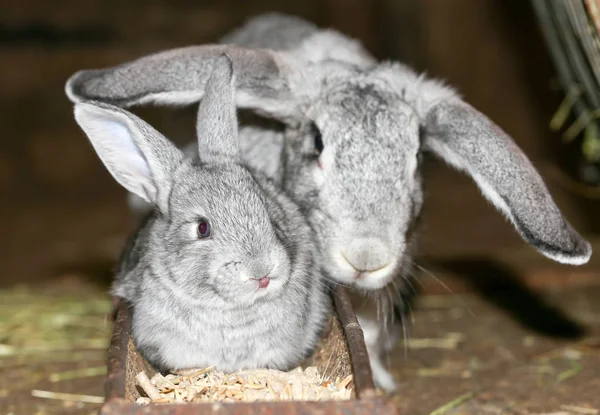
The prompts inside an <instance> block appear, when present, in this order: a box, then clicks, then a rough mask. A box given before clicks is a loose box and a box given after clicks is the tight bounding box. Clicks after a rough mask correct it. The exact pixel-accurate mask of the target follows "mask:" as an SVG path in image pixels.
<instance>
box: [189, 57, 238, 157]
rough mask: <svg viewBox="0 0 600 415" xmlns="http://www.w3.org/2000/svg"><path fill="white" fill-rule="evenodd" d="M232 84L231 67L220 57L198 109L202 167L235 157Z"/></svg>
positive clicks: (235, 130) (233, 91) (236, 131)
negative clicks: (204, 164)
mask: <svg viewBox="0 0 600 415" xmlns="http://www.w3.org/2000/svg"><path fill="white" fill-rule="evenodd" d="M234 82H235V78H234V75H233V63H232V61H231V59H230V58H229V57H228V56H227V55H225V54H223V55H221V56H220V57H218V58H216V60H215V62H214V65H213V70H212V74H211V76H210V78H209V80H208V82H207V84H206V93H205V95H204V98H202V101H200V106H199V109H198V120H197V122H196V133H197V135H198V156H199V158H200V160H201V161H203V162H205V163H209V162H222V161H225V162H227V161H231V160H236V159H237V158H238V156H239V145H238V122H237V113H236V106H235V87H234Z"/></svg>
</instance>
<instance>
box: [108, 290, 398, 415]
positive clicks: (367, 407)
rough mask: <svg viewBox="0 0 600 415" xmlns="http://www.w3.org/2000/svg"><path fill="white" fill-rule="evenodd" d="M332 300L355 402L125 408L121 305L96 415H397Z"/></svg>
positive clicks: (336, 295)
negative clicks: (345, 345)
mask: <svg viewBox="0 0 600 415" xmlns="http://www.w3.org/2000/svg"><path fill="white" fill-rule="evenodd" d="M332 297H333V302H334V308H335V311H336V313H337V316H338V318H339V321H340V323H341V326H342V329H343V331H344V335H345V337H346V341H347V343H348V350H349V353H350V361H351V366H352V374H353V377H354V385H355V392H356V397H357V399H351V400H348V401H323V402H298V401H295V402H294V401H293V402H289V401H286V402H247V403H244V402H242V403H213V404H206V403H198V404H196V403H188V404H168V405H162V404H161V405H150V406H147V405H143V406H142V405H137V404H135V403H132V402H128V401H127V400H126V399H125V390H126V385H125V379H126V365H127V347H128V342H129V333H130V330H131V309H130V307H129V305H128V304H127V303H126V302H123V301H120V302H118V304H117V306H116V310H115V316H114V317H115V318H114V332H113V336H112V338H111V341H110V345H109V348H108V375H107V377H106V382H105V396H106V400H105V403H104V404H103V405H102V407H101V408H100V412H99V413H100V415H116V414H123V415H138V414H139V415H142V414H146V415H148V414H157V415H166V414H169V415H185V414H202V413H205V414H206V413H210V414H213V415H242V414H244V415H245V414H247V415H266V414H268V415H280V414H281V415H283V414H285V415H305V414H306V415H308V414H323V415H325V414H327V415H337V414H339V415H342V414H345V415H347V414H357V415H362V414H364V415H367V414H368V415H371V414H382V415H388V414H389V415H398V410H397V408H396V406H395V405H394V403H393V402H392V400H391V399H390V398H388V397H384V396H377V393H376V388H375V385H374V383H373V376H372V373H371V367H370V365H369V360H368V355H367V348H366V345H365V342H364V337H363V331H362V329H361V327H360V325H359V323H358V320H357V319H356V315H355V314H354V311H353V309H352V304H351V300H350V296H349V294H348V292H347V290H346V289H345V288H343V287H341V286H338V287H336V288H335V289H334V290H333V293H332Z"/></svg>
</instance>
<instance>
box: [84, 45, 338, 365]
mask: <svg viewBox="0 0 600 415" xmlns="http://www.w3.org/2000/svg"><path fill="white" fill-rule="evenodd" d="M211 72H212V73H213V75H212V77H211V78H210V80H209V82H208V84H207V86H206V95H205V98H204V99H203V100H202V102H201V103H200V108H199V111H198V122H197V135H198V153H197V157H194V158H189V157H185V156H184V154H183V153H182V152H181V151H180V150H179V149H177V148H176V147H175V146H174V145H173V144H172V143H171V142H170V141H169V140H167V139H166V138H165V137H163V136H162V135H161V134H160V133H158V132H157V131H156V130H154V129H153V128H152V127H151V126H149V125H148V124H146V123H145V122H144V121H142V120H141V119H139V118H137V117H136V116H134V115H133V114H131V113H129V112H127V111H125V110H123V109H119V108H116V107H114V106H111V105H109V104H101V103H96V102H82V103H78V104H76V106H75V118H76V120H77V122H78V123H79V125H80V126H81V128H82V129H83V130H84V132H85V133H86V135H87V136H88V137H89V139H90V141H91V143H92V145H93V147H94V148H95V150H96V152H97V153H98V156H99V157H100V159H101V160H102V161H103V162H104V164H105V166H106V168H107V169H108V170H109V171H110V173H111V174H112V175H113V177H114V178H115V179H116V181H117V182H119V183H120V184H121V185H122V186H123V187H125V188H126V189H127V190H129V191H130V192H133V193H135V194H136V195H138V196H139V197H141V198H143V199H144V200H145V201H147V203H150V204H151V206H152V211H151V213H150V214H149V215H148V216H147V218H146V219H145V220H144V222H143V224H142V226H141V228H140V229H139V231H138V232H137V233H136V234H135V235H134V236H133V237H132V238H131V240H130V242H129V243H128V246H127V247H126V249H125V251H124V254H123V256H122V260H121V264H120V269H119V272H118V276H117V280H116V282H115V284H114V286H113V289H112V291H113V293H114V294H115V295H117V296H119V297H122V298H125V299H126V300H128V301H129V302H130V303H131V305H132V307H133V338H134V340H135V343H136V345H137V347H138V348H139V350H140V352H141V353H142V354H143V355H144V356H145V357H146V358H147V359H148V360H149V361H150V362H151V363H153V364H154V365H155V366H156V367H158V368H160V369H162V370H167V369H186V368H198V367H207V366H212V365H216V366H217V367H218V368H220V369H221V370H224V371H235V370H239V369H244V368H257V367H263V368H277V369H283V370H285V369H291V368H292V367H294V366H296V365H298V364H299V362H300V361H301V360H302V359H303V358H305V357H307V356H308V355H309V354H310V353H311V352H312V350H313V348H314V346H315V345H316V343H317V340H318V338H319V335H320V333H321V330H322V327H323V324H324V322H325V319H326V317H327V316H328V310H329V297H328V293H327V292H326V290H325V288H326V286H325V282H324V280H323V279H322V278H321V274H320V272H319V269H318V263H317V261H316V258H317V252H316V249H315V246H316V245H315V242H314V235H313V232H312V231H311V229H310V227H309V226H308V224H307V223H306V220H305V218H304V217H303V216H302V214H301V212H300V210H299V209H298V207H297V206H296V205H295V204H294V203H293V202H292V201H291V200H290V199H289V198H288V197H286V196H285V195H284V193H283V192H282V191H281V190H280V189H279V188H278V187H276V186H274V185H273V184H272V183H271V181H270V180H269V179H267V178H265V177H263V176H262V175H261V174H256V175H253V174H251V173H250V171H249V170H248V169H247V168H246V167H244V165H243V164H241V163H240V162H241V158H240V156H239V152H238V130H237V127H238V126H237V117H236V107H235V101H234V94H235V91H234V86H233V68H232V65H231V61H230V60H229V58H227V57H226V56H224V55H223V56H219V57H216V59H215V60H214V61H213V70H212V71H211Z"/></svg>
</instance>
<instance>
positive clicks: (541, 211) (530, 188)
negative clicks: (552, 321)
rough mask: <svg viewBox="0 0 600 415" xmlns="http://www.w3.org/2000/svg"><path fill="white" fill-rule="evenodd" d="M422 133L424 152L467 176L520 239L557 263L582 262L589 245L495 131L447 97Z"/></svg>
mask: <svg viewBox="0 0 600 415" xmlns="http://www.w3.org/2000/svg"><path fill="white" fill-rule="evenodd" d="M424 130H425V131H424V133H425V138H424V139H425V148H426V149H429V150H431V151H433V152H434V153H436V154H437V155H438V156H440V157H441V158H442V159H444V160H445V161H446V162H448V163H449V164H451V165H452V166H454V167H456V168H457V169H459V170H462V171H464V172H466V173H468V174H469V175H470V176H471V177H472V178H473V180H474V181H475V182H476V183H477V185H478V186H479V189H480V190H481V192H482V193H483V195H484V196H485V197H486V198H487V199H488V200H489V201H490V202H491V203H493V204H494V206H496V208H498V209H499V210H500V211H502V212H503V213H504V214H505V215H506V216H507V217H508V219H509V220H510V221H511V222H512V224H513V225H514V226H515V228H516V230H517V231H518V232H519V234H520V235H521V237H522V238H523V239H524V240H525V241H527V242H528V243H529V244H531V245H532V246H534V247H535V248H536V249H537V250H538V251H539V252H541V253H542V254H544V255H545V256H547V257H549V258H551V259H553V260H555V261H557V262H560V263H565V264H572V265H581V264H585V263H586V262H588V260H589V259H590V256H591V254H592V248H591V245H590V244H589V242H587V241H586V240H585V239H583V238H582V237H581V236H580V235H579V234H578V233H577V232H576V231H575V230H574V229H573V228H572V227H571V225H570V224H569V223H568V222H567V220H566V219H565V218H564V217H563V215H562V214H561V212H560V210H559V208H558V207H557V206H556V204H555V202H554V200H553V199H552V196H551V195H550V193H549V191H548V189H547V188H546V185H545V184H544V182H543V180H542V178H541V176H540V175H539V174H538V172H537V171H536V170H535V168H534V167H533V165H532V164H531V162H530V161H529V159H528V158H527V157H526V156H525V154H524V153H523V151H522V150H521V149H520V148H519V147H518V146H517V145H516V143H515V142H514V141H513V140H512V139H511V138H510V137H509V136H508V135H507V134H506V133H505V132H504V131H503V130H502V129H500V127H498V126H497V125H495V124H494V123H493V122H492V121H491V120H490V119H488V118H487V117H486V116H485V115H483V114H482V113H480V112H479V111H477V110H476V109H475V108H473V107H471V106H470V105H468V104H466V103H465V102H463V101H461V100H460V99H458V98H451V99H444V100H442V101H440V102H438V103H437V104H434V105H433V106H432V107H430V109H429V110H428V112H427V114H426V117H425V125H424Z"/></svg>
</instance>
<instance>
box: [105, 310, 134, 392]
mask: <svg viewBox="0 0 600 415" xmlns="http://www.w3.org/2000/svg"><path fill="white" fill-rule="evenodd" d="M115 314H116V315H115V323H114V329H113V335H112V338H111V339H110V345H109V347H108V375H107V377H106V381H105V384H104V391H105V393H106V400H107V401H108V400H110V399H112V398H124V397H125V369H126V365H127V342H128V341H129V329H130V327H131V310H130V308H129V306H128V305H127V303H126V302H125V301H120V302H118V305H117V310H116V313H115Z"/></svg>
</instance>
